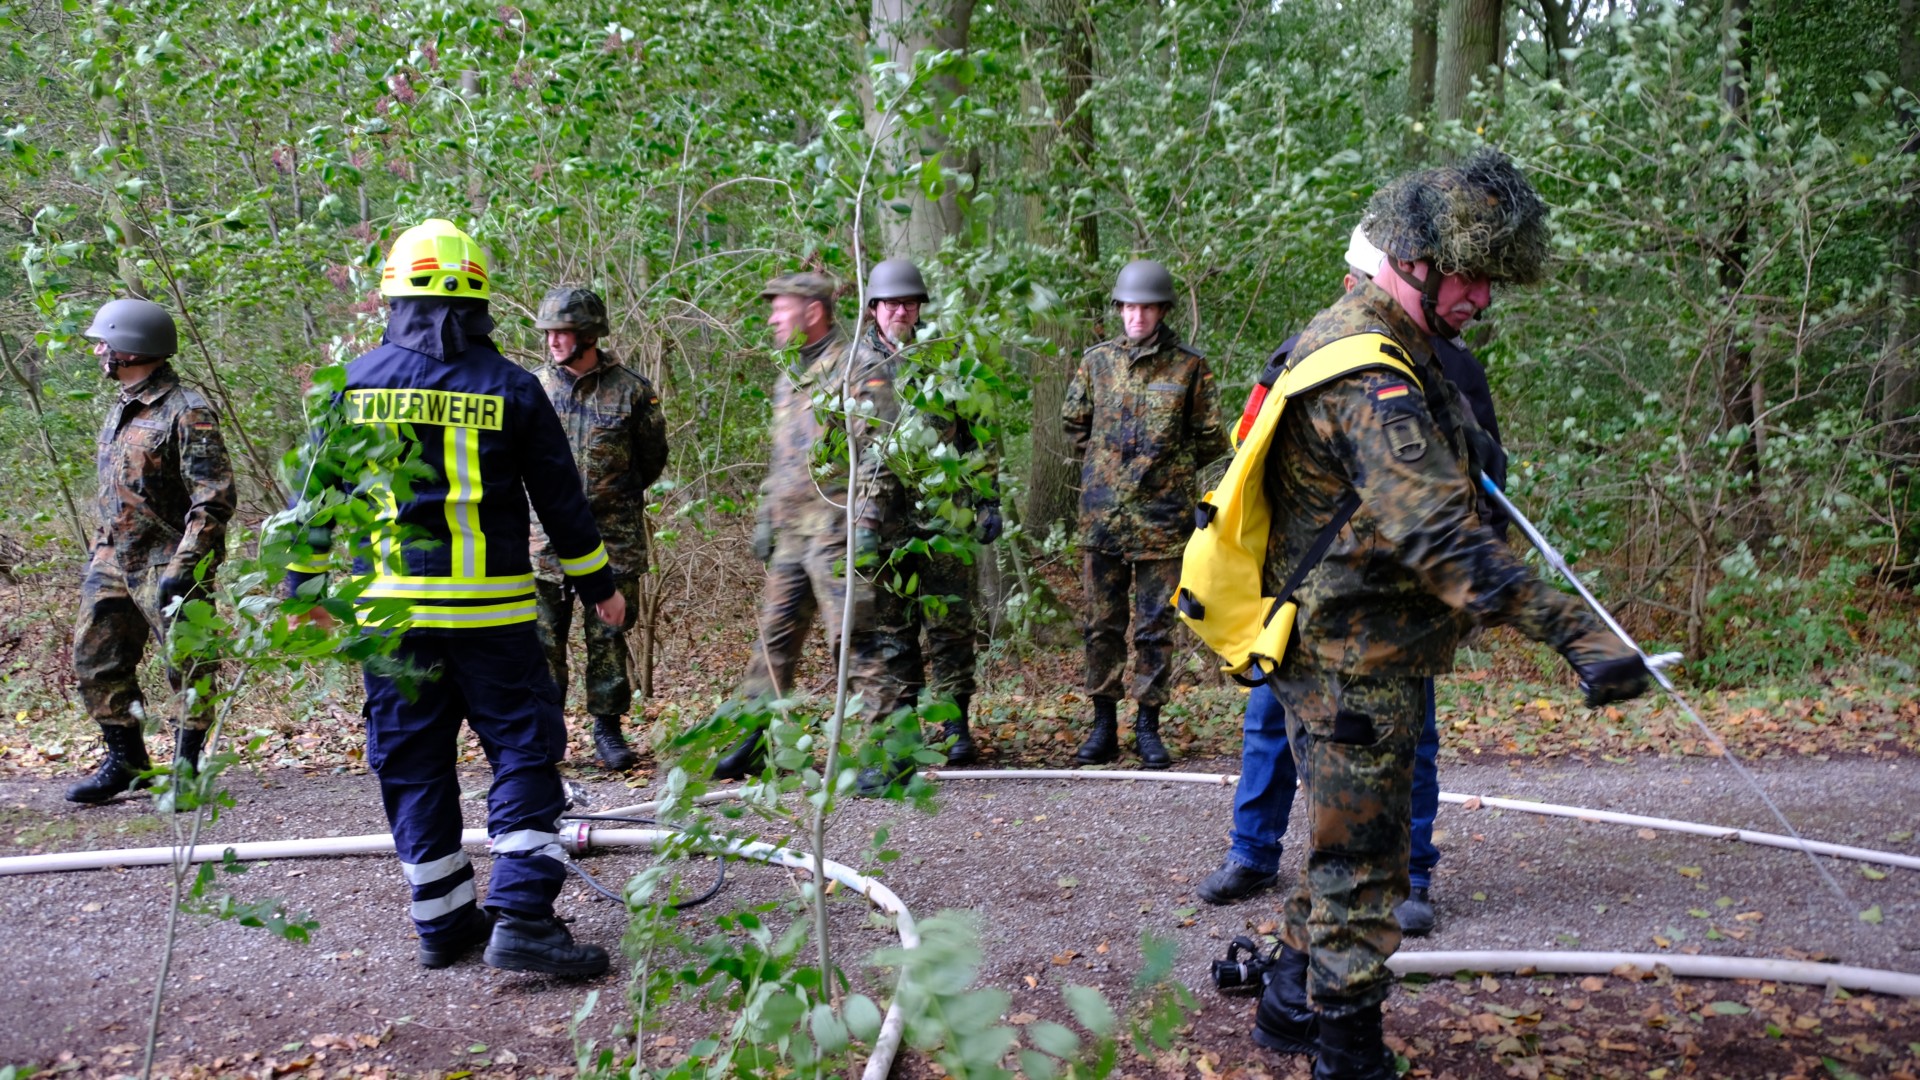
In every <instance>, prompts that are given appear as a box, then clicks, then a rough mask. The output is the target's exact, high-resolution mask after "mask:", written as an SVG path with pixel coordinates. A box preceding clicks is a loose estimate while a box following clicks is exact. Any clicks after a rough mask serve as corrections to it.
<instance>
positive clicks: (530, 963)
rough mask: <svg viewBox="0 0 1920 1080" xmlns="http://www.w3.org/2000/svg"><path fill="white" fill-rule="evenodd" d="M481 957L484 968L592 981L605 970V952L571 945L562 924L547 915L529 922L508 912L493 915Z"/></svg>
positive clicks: (593, 946) (569, 934) (571, 939)
mask: <svg viewBox="0 0 1920 1080" xmlns="http://www.w3.org/2000/svg"><path fill="white" fill-rule="evenodd" d="M484 958H485V959H486V961H487V966H488V967H495V968H500V969H501V970H503V971H537V972H540V973H541V974H543V975H564V976H567V977H569V978H577V979H585V978H592V977H593V976H595V975H601V974H604V973H605V972H606V970H607V950H605V949H603V948H601V947H600V946H598V945H578V944H575V943H574V940H573V934H572V933H570V932H569V931H568V930H567V924H566V923H563V922H561V921H560V920H559V919H556V918H554V917H553V916H551V915H549V916H547V917H546V918H544V919H529V918H527V917H526V916H524V915H519V914H516V913H514V912H511V911H502V912H498V913H496V917H495V922H494V924H493V935H492V936H491V937H490V938H489V939H488V941H487V951H486V953H485V954H484Z"/></svg>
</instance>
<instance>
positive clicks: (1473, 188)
mask: <svg viewBox="0 0 1920 1080" xmlns="http://www.w3.org/2000/svg"><path fill="white" fill-rule="evenodd" d="M1362 225H1363V227H1364V228H1365V229H1366V234H1367V237H1368V239H1370V240H1372V241H1373V242H1374V244H1375V245H1376V246H1378V247H1379V248H1380V250H1382V251H1384V252H1386V253H1387V255H1388V256H1389V260H1388V263H1387V265H1388V266H1390V267H1392V268H1393V271H1394V272H1395V273H1396V274H1399V275H1400V276H1401V277H1402V278H1403V279H1405V280H1406V281H1407V282H1408V283H1409V284H1412V285H1414V286H1415V287H1416V288H1419V289H1420V292H1421V308H1422V309H1423V311H1424V313H1425V314H1426V317H1427V326H1428V327H1429V328H1430V329H1434V330H1438V329H1440V328H1441V326H1442V325H1444V324H1443V322H1442V321H1441V320H1440V318H1439V316H1438V315H1437V313H1436V307H1437V300H1438V297H1439V294H1440V279H1441V278H1443V277H1445V276H1447V275H1449V274H1460V275H1463V276H1465V277H1469V278H1485V279H1487V280H1488V281H1490V282H1494V283H1498V284H1510V285H1531V284H1533V283H1534V282H1536V281H1539V280H1540V278H1541V277H1542V276H1544V274H1545V272H1546V261H1547V239H1548V231H1547V204H1546V203H1545V202H1543V201H1542V200H1541V198H1540V195H1539V193H1538V192H1536V191H1534V190H1533V185H1531V184H1529V183H1527V179H1526V177H1524V176H1521V175H1520V170H1518V169H1516V168H1514V166H1513V162H1512V161H1511V160H1510V159H1509V158H1508V157H1507V155H1505V154H1503V153H1501V152H1500V151H1498V150H1495V149H1492V148H1491V147H1483V148H1482V149H1479V150H1476V151H1474V153H1473V155H1472V156H1470V157H1468V158H1467V159H1466V160H1465V161H1463V162H1461V163H1460V164H1458V165H1446V166H1441V167H1439V168H1434V169H1422V170H1420V171H1419V172H1414V173H1408V174H1407V175H1405V176H1403V177H1401V178H1399V179H1398V180H1395V181H1393V182H1392V183H1390V184H1388V185H1387V186H1386V187H1383V188H1381V189H1380V190H1379V191H1376V192H1374V194H1373V200H1372V201H1371V202H1369V203H1368V204H1367V216H1366V219H1365V221H1364V222H1363V223H1362ZM1395 260H1401V261H1406V262H1425V263H1426V264H1427V267H1428V273H1427V279H1426V281H1425V282H1420V281H1416V280H1414V278H1413V277H1412V276H1411V275H1410V274H1408V273H1407V272H1406V271H1405V270H1403V269H1401V268H1400V265H1399V262H1397V261H1395Z"/></svg>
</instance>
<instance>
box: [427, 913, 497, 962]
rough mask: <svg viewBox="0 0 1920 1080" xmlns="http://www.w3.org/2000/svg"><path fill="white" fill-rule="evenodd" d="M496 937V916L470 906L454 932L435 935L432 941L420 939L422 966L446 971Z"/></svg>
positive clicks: (455, 926)
mask: <svg viewBox="0 0 1920 1080" xmlns="http://www.w3.org/2000/svg"><path fill="white" fill-rule="evenodd" d="M492 937H493V913H492V912H490V911H488V910H487V909H485V908H483V907H468V908H466V909H465V910H464V911H462V912H461V914H460V921H459V922H456V923H454V924H453V929H451V930H448V931H446V932H445V933H440V934H435V935H434V936H433V940H431V941H429V940H427V939H426V938H421V939H420V966H421V967H423V968H443V967H450V966H452V965H454V964H457V963H459V962H460V961H461V960H462V959H464V958H465V957H466V955H467V954H468V953H470V952H472V951H473V950H474V949H476V948H478V947H479V946H481V945H485V944H486V943H487V942H488V940H490V939H491V938H492Z"/></svg>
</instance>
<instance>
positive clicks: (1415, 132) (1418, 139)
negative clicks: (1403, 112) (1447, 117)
mask: <svg viewBox="0 0 1920 1080" xmlns="http://www.w3.org/2000/svg"><path fill="white" fill-rule="evenodd" d="M1439 59H1440V0H1413V62H1412V63H1411V64H1409V65H1407V121H1408V123H1407V143H1406V151H1407V157H1408V158H1410V159H1412V160H1415V161H1418V160H1420V159H1421V158H1423V157H1425V156H1426V152H1427V139H1426V134H1425V127H1426V123H1427V120H1428V119H1429V118H1428V115H1427V114H1428V113H1429V112H1431V111H1432V110H1433V75H1434V68H1435V65H1436V64H1438V63H1439Z"/></svg>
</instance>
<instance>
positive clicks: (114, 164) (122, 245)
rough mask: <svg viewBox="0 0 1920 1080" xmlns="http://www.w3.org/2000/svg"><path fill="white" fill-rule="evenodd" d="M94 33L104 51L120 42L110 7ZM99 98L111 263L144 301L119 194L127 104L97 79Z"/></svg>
mask: <svg viewBox="0 0 1920 1080" xmlns="http://www.w3.org/2000/svg"><path fill="white" fill-rule="evenodd" d="M93 30H94V34H95V35H96V36H97V37H98V38H99V40H100V44H101V46H102V47H103V48H108V49H111V48H113V47H114V46H116V45H117V44H119V41H120V24H119V23H118V22H116V21H115V20H114V18H113V12H112V10H111V8H110V7H109V5H107V4H105V3H101V4H99V5H98V6H97V7H96V8H95V11H94V20H93ZM97 85H98V86H99V87H100V94H99V96H97V97H95V98H94V105H95V106H96V107H98V108H99V110H100V112H101V121H100V145H101V146H102V147H103V148H104V149H105V150H106V153H105V155H104V157H105V159H106V162H107V182H108V185H109V188H110V190H108V191H107V193H106V196H107V217H108V219H109V220H110V221H112V223H113V229H114V232H115V233H116V234H117V235H116V236H115V237H114V248H115V249H116V250H115V252H114V260H115V264H116V266H117V268H118V270H119V272H120V283H121V284H122V285H125V286H126V287H127V292H128V293H129V294H131V295H133V296H137V297H139V298H141V299H142V300H144V299H147V286H146V282H144V281H142V280H141V278H140V266H139V263H138V262H137V261H136V260H135V259H134V256H133V252H134V251H136V250H137V249H139V247H140V246H141V243H140V235H141V234H139V233H137V232H135V231H134V228H133V220H132V219H131V218H129V217H128V216H127V206H126V202H125V201H124V199H125V197H124V196H122V195H121V194H120V190H119V189H120V185H121V184H122V182H124V181H125V180H126V179H127V172H126V170H125V169H124V168H122V167H121V164H120V149H121V147H123V146H125V145H126V131H127V103H126V102H125V101H123V100H121V98H120V97H119V95H118V94H116V93H115V92H114V81H113V80H110V79H104V78H103V79H100V80H99V81H98V84H97Z"/></svg>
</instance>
